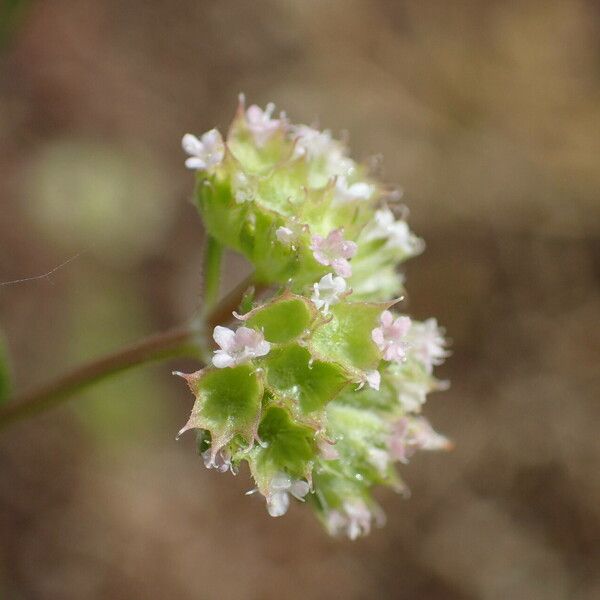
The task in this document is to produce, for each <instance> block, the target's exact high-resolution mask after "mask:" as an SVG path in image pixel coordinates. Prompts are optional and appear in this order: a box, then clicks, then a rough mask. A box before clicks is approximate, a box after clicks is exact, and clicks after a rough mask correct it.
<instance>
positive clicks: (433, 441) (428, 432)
mask: <svg viewBox="0 0 600 600" xmlns="http://www.w3.org/2000/svg"><path fill="white" fill-rule="evenodd" d="M388 446H389V449H390V455H391V457H392V458H393V459H394V460H399V461H400V462H403V463H407V462H408V459H409V458H410V457H411V456H412V455H413V454H414V453H415V452H416V451H417V450H448V449H449V448H450V447H451V443H450V441H449V440H448V438H446V437H445V436H443V435H441V434H439V433H437V432H436V431H435V430H434V429H433V427H432V426H431V424H430V423H429V421H428V420H427V419H425V417H402V418H401V419H399V420H398V421H396V422H395V423H394V424H393V426H392V432H391V435H390V437H389V440H388Z"/></svg>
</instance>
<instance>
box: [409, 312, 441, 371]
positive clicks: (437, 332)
mask: <svg viewBox="0 0 600 600" xmlns="http://www.w3.org/2000/svg"><path fill="white" fill-rule="evenodd" d="M407 341H408V343H409V345H410V350H409V355H410V356H411V357H414V358H415V360H417V361H418V362H420V363H421V364H422V365H424V367H425V369H426V370H427V372H428V373H431V371H432V370H433V367H434V365H441V364H442V363H443V362H444V359H445V358H446V357H447V356H448V352H447V350H446V348H445V346H446V340H445V339H444V335H443V331H442V330H441V329H440V328H439V327H438V324H437V321H436V319H427V320H426V321H423V322H422V323H416V322H413V324H412V327H411V328H410V331H409V332H408V335H407Z"/></svg>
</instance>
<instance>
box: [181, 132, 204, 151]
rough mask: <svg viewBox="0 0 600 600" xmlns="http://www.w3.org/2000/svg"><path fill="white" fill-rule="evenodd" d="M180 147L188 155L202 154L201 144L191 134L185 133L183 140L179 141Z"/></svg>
mask: <svg viewBox="0 0 600 600" xmlns="http://www.w3.org/2000/svg"><path fill="white" fill-rule="evenodd" d="M181 147H182V148H183V149H184V150H185V151H186V152H187V153H188V154H192V155H194V154H199V153H200V152H202V149H203V146H202V142H201V141H200V140H199V139H198V138H197V137H196V136H195V135H192V134H191V133H186V134H185V135H184V136H183V138H182V139H181Z"/></svg>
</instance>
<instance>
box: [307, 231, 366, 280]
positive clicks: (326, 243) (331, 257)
mask: <svg viewBox="0 0 600 600" xmlns="http://www.w3.org/2000/svg"><path fill="white" fill-rule="evenodd" d="M310 249H311V250H312V251H313V255H314V257H315V260H316V261H317V262H319V263H321V264H322V265H325V266H331V267H332V268H333V270H334V271H335V272H336V274H337V275H340V276H342V277H350V276H351V275H352V267H351V266H350V263H349V262H348V259H350V258H352V257H353V256H354V255H355V254H356V250H357V246H356V244H355V243H354V242H352V241H350V240H345V239H344V230H343V229H334V230H333V231H331V232H330V233H329V235H328V236H327V237H326V238H324V237H322V236H320V235H313V236H312V243H311V246H310Z"/></svg>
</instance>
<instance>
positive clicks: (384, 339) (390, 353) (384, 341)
mask: <svg viewBox="0 0 600 600" xmlns="http://www.w3.org/2000/svg"><path fill="white" fill-rule="evenodd" d="M379 323H380V326H379V327H376V328H375V329H373V331H372V332H371V338H372V339H373V341H374V342H375V343H376V344H377V347H378V348H379V349H380V350H381V353H382V355H383V358H384V359H385V360H395V361H398V362H402V361H403V360H405V359H406V350H407V343H406V341H405V339H404V338H405V336H406V334H407V333H408V331H409V329H410V326H411V320H410V318H409V317H398V318H397V319H395V320H394V315H392V313H391V312H390V311H389V310H384V311H383V312H382V313H381V317H379Z"/></svg>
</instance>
